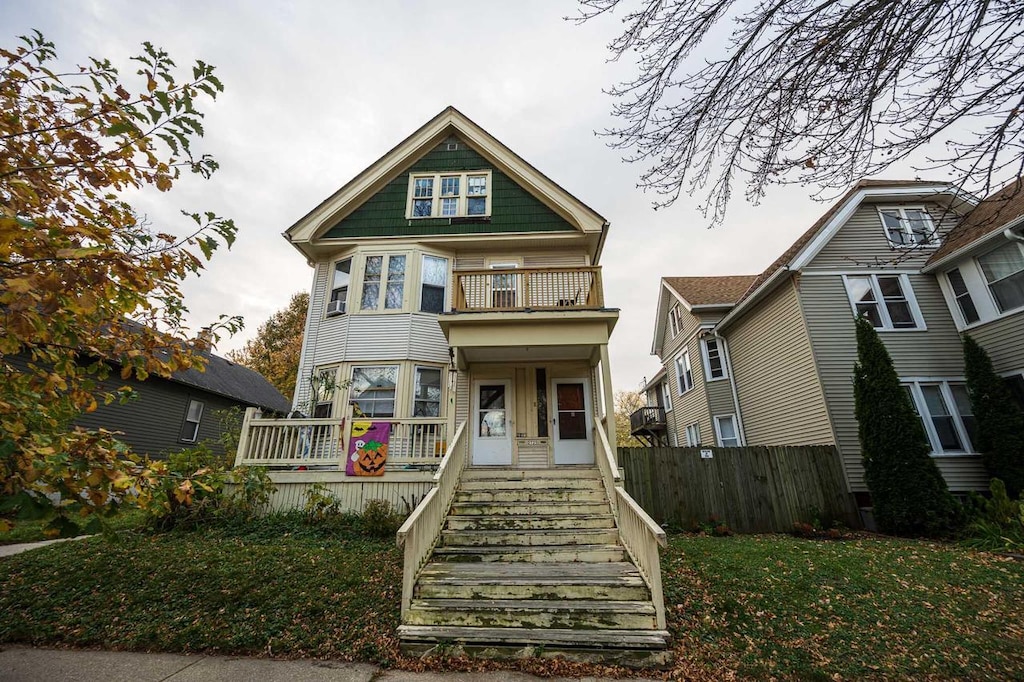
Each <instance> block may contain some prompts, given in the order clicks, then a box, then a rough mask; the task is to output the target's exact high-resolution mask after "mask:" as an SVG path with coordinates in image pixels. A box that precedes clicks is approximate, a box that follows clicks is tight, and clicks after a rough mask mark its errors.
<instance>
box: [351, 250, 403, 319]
mask: <svg viewBox="0 0 1024 682" xmlns="http://www.w3.org/2000/svg"><path fill="white" fill-rule="evenodd" d="M405 260H406V259H405V256H404V255H390V256H383V255H382V256H367V257H366V263H365V266H364V268H363V294H362V299H361V301H360V304H359V308H360V309H361V310H380V309H381V308H383V309H384V310H401V309H402V303H403V299H404V295H405Z"/></svg>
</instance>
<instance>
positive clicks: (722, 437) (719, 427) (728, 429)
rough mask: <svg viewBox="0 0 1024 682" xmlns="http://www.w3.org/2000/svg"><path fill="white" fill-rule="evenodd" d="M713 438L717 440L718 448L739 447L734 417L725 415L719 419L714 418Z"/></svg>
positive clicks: (738, 436)
mask: <svg viewBox="0 0 1024 682" xmlns="http://www.w3.org/2000/svg"><path fill="white" fill-rule="evenodd" d="M715 438H717V439H718V445H719V447H723V448H735V447H739V444H740V434H739V431H737V430H736V416H735V415H732V414H727V415H724V416H721V417H715Z"/></svg>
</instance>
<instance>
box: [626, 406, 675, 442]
mask: <svg viewBox="0 0 1024 682" xmlns="http://www.w3.org/2000/svg"><path fill="white" fill-rule="evenodd" d="M629 435H631V436H633V437H635V438H637V439H638V440H639V441H640V442H642V443H643V444H644V445H647V446H648V447H658V446H667V445H668V422H667V420H666V416H665V408H664V407H660V406H654V407H641V408H640V409H638V410H635V411H634V412H633V413H632V414H631V415H629Z"/></svg>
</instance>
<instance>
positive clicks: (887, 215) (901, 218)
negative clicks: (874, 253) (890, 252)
mask: <svg viewBox="0 0 1024 682" xmlns="http://www.w3.org/2000/svg"><path fill="white" fill-rule="evenodd" d="M878 214H879V216H880V217H881V219H882V226H883V227H884V228H885V236H886V238H887V239H888V240H889V244H890V245H892V246H898V247H906V246H919V245H922V244H927V245H929V246H937V245H938V243H939V240H938V238H937V237H936V235H935V226H934V225H933V224H932V219H931V216H929V215H928V211H926V210H924V208H922V207H916V208H904V207H897V206H883V207H880V208H879V209H878Z"/></svg>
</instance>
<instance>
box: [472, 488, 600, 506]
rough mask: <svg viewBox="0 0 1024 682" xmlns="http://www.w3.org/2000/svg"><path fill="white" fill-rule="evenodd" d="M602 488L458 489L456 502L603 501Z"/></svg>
mask: <svg viewBox="0 0 1024 682" xmlns="http://www.w3.org/2000/svg"><path fill="white" fill-rule="evenodd" d="M606 499H607V497H606V495H605V492H604V489H597V490H578V489H575V488H524V489H522V490H459V491H458V492H457V493H455V501H456V502H478V503H490V502H517V503H520V504H529V503H531V502H541V503H549V502H603V501H604V500H606Z"/></svg>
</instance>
